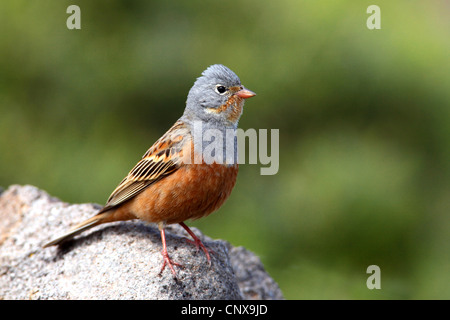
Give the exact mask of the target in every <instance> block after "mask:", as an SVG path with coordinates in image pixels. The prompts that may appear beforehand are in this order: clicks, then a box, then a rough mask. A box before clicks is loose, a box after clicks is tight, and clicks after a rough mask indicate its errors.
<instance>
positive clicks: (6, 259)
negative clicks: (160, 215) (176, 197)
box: [0, 185, 283, 299]
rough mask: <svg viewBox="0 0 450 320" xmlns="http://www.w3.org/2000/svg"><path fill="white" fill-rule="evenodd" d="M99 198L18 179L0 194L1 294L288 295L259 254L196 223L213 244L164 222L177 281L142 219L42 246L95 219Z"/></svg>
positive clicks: (110, 296)
mask: <svg viewBox="0 0 450 320" xmlns="http://www.w3.org/2000/svg"><path fill="white" fill-rule="evenodd" d="M99 208H100V207H99V206H98V205H95V204H68V203H64V202H61V201H60V200H59V199H56V198H54V197H51V196H49V195H48V194H47V193H46V192H44V191H42V190H39V189H38V188H36V187H33V186H19V185H13V186H10V187H9V188H8V189H6V190H4V191H3V193H1V194H0V299H283V295H282V293H281V291H280V289H279V287H278V285H277V284H276V283H275V281H274V280H273V279H272V278H270V276H269V275H268V274H267V272H266V271H265V270H264V267H263V265H262V263H261V261H260V260H259V258H258V257H257V256H256V255H254V254H253V253H251V252H250V251H248V250H246V249H245V248H242V247H239V248H236V247H232V246H231V245H230V244H229V243H228V242H226V241H223V240H212V239H211V238H209V237H207V236H205V235H203V234H201V232H200V231H199V230H198V229H196V228H192V230H193V231H194V233H196V234H197V235H198V236H199V238H200V239H201V240H202V241H203V242H204V244H205V245H206V246H207V247H208V248H210V249H212V250H213V251H214V252H215V254H213V255H212V266H211V267H210V266H209V264H208V263H207V260H206V257H205V255H204V253H203V252H202V251H201V250H200V251H197V250H196V248H195V246H193V245H192V244H189V243H187V241H186V240H185V237H186V236H187V234H186V232H185V231H184V230H183V228H182V227H180V226H178V225H171V226H168V227H167V232H166V238H167V244H168V250H169V254H170V255H171V258H172V259H173V260H174V261H175V262H178V263H180V264H182V265H183V266H184V268H182V269H180V268H177V267H175V268H176V271H177V278H178V279H177V280H175V279H174V278H173V277H172V274H171V272H170V270H169V269H168V268H166V270H164V271H163V272H162V273H161V274H159V273H160V269H161V266H162V257H161V254H160V251H161V240H160V235H159V231H158V229H157V228H156V226H153V225H150V224H145V223H144V222H141V221H139V220H133V221H126V222H114V223H110V224H105V225H102V226H98V227H96V228H93V229H92V230H89V231H86V232H85V233H83V234H82V235H80V236H78V237H77V238H76V239H74V240H73V241H71V242H68V243H67V244H65V245H63V246H60V247H50V248H46V249H43V248H42V245H43V244H44V243H46V242H47V241H49V240H51V239H52V238H54V237H55V236H56V235H59V234H62V233H63V232H64V231H66V230H67V229H68V228H69V227H71V226H73V225H74V224H75V223H78V222H81V221H82V220H84V219H86V218H89V217H91V216H92V215H94V214H95V213H96V211H98V209H99Z"/></svg>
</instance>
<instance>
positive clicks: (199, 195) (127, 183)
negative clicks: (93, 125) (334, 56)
mask: <svg viewBox="0 0 450 320" xmlns="http://www.w3.org/2000/svg"><path fill="white" fill-rule="evenodd" d="M254 95H255V93H254V92H252V91H250V90H248V89H246V88H245V87H244V86H242V84H241V81H240V80H239V77H238V76H237V75H236V74H235V73H234V72H233V71H231V70H230V69H228V68H227V67H225V66H224V65H220V64H215V65H212V66H210V67H208V68H207V69H206V70H205V71H203V73H202V76H201V77H199V78H198V79H197V80H196V81H195V83H194V85H193V87H192V88H191V90H190V91H189V94H188V97H187V100H186V108H185V110H184V113H183V115H182V116H181V118H180V119H178V121H177V122H175V124H174V125H173V126H172V127H171V128H170V129H169V130H168V131H167V132H166V133H165V134H164V135H163V136H162V137H161V138H160V139H159V140H157V141H156V142H155V143H154V144H153V145H152V146H151V147H150V149H148V151H147V152H146V153H145V154H144V155H143V157H142V159H141V160H140V161H139V162H138V163H137V164H136V166H135V167H134V168H133V169H132V170H131V171H130V172H129V173H128V175H127V176H126V177H125V178H124V179H123V180H122V182H121V183H120V184H119V185H118V186H117V188H116V189H115V190H114V191H113V192H112V194H111V196H110V197H109V199H108V201H107V203H106V205H105V206H104V207H103V208H102V209H101V210H100V211H99V212H98V213H97V215H95V216H93V217H92V218H90V219H88V220H86V221H84V222H82V223H80V224H78V225H77V226H75V227H74V228H73V229H71V230H69V231H68V232H67V233H66V234H64V235H62V236H60V237H58V238H56V239H55V240H52V241H50V242H49V243H47V244H45V246H44V247H48V246H52V245H58V244H60V243H62V242H64V241H67V240H69V239H71V238H73V237H74V236H76V235H77V234H79V233H81V232H83V231H85V230H87V229H89V228H92V227H94V226H97V225H99V224H103V223H107V222H113V221H121V220H130V219H136V218H138V219H142V220H144V221H147V222H152V223H157V224H158V228H159V230H160V232H161V241H162V247H163V249H162V256H163V261H164V262H163V266H162V268H161V271H160V273H161V272H162V271H163V270H164V268H165V267H166V266H168V267H169V268H170V270H171V271H172V273H173V275H174V276H175V277H176V272H175V269H174V265H176V266H181V265H180V264H178V263H175V262H173V261H172V259H170V257H169V254H168V252H167V246H166V237H165V231H164V228H165V227H166V225H168V224H174V223H179V224H180V225H181V226H182V227H183V228H184V229H185V230H186V231H187V233H189V235H190V236H191V237H192V238H193V239H194V241H190V242H192V243H194V244H195V245H196V247H197V249H198V248H199V247H200V248H201V249H202V250H203V251H204V252H205V255H206V257H207V259H208V262H209V263H211V258H210V255H209V253H208V249H207V248H206V247H205V246H204V245H203V243H202V242H201V240H200V239H199V238H198V237H197V236H196V235H195V234H194V233H193V232H192V231H191V230H190V229H189V227H188V226H187V225H186V224H185V223H184V221H186V220H188V219H198V218H201V217H204V216H207V215H209V214H210V213H212V212H214V211H215V210H217V209H218V208H219V207H220V206H222V204H223V203H224V202H225V200H226V199H227V198H228V197H229V195H230V193H231V190H232V189H233V187H234V185H235V182H236V177H237V173H238V162H237V144H236V129H237V125H238V121H239V118H240V116H241V114H242V111H243V106H244V100H245V99H247V98H250V97H253V96H254ZM212 136H213V137H214V138H211V137H212ZM230 136H231V139H230ZM205 137H207V138H205ZM207 141H211V142H210V144H208V143H205V142H207ZM213 142H215V146H216V148H211V143H213ZM221 143H223V145H221Z"/></svg>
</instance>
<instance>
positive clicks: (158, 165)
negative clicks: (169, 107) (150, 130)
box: [101, 121, 189, 211]
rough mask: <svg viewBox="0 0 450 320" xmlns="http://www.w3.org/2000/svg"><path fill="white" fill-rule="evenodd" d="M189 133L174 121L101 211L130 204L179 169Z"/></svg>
mask: <svg viewBox="0 0 450 320" xmlns="http://www.w3.org/2000/svg"><path fill="white" fill-rule="evenodd" d="M188 133H189V130H188V128H187V127H186V126H185V125H184V123H183V122H181V121H177V122H176V123H175V124H174V125H173V126H172V128H170V129H169V131H167V132H166V133H165V134H164V135H163V136H162V137H161V138H160V139H159V140H158V141H156V142H155V143H154V144H153V146H151V147H150V149H148V151H147V152H146V153H145V154H144V156H143V157H142V159H141V160H140V161H139V162H138V163H137V164H136V165H135V166H134V168H133V169H132V170H131V171H130V172H129V173H128V175H127V176H126V177H125V179H123V180H122V182H121V183H120V184H119V185H118V186H117V188H116V189H115V190H114V191H113V193H112V194H111V196H110V197H109V199H108V201H107V203H106V205H105V207H104V208H103V209H102V210H101V211H107V210H109V209H110V208H112V207H115V206H117V205H120V204H121V203H123V202H125V201H127V200H130V199H131V198H133V197H134V196H136V195H137V194H138V193H140V192H142V191H143V190H144V189H145V188H146V187H148V186H149V185H151V184H152V183H154V182H155V181H158V180H160V179H163V178H164V177H166V176H168V175H170V174H171V173H173V172H175V171H176V170H177V169H178V168H179V167H180V165H181V158H182V149H183V145H184V144H185V143H186V142H187V139H186V137H187V136H188Z"/></svg>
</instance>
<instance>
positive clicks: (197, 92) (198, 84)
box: [182, 64, 255, 128]
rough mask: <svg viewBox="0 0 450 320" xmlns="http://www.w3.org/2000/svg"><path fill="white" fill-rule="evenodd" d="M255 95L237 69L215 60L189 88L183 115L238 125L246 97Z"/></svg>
mask: <svg viewBox="0 0 450 320" xmlns="http://www.w3.org/2000/svg"><path fill="white" fill-rule="evenodd" d="M254 95H255V93H253V92H251V91H250V90H247V89H245V88H244V87H243V86H242V84H241V80H240V79H239V77H238V76H237V75H236V74H235V73H234V72H233V71H231V70H230V69H229V68H227V67H226V66H224V65H221V64H214V65H212V66H210V67H208V68H207V69H206V70H205V71H203V72H202V76H201V77H199V78H198V79H197V80H196V81H195V83H194V85H193V86H192V88H191V90H190V91H189V94H188V97H187V100H186V109H185V112H184V114H183V117H182V119H184V120H187V121H188V122H191V121H202V122H203V123H206V124H209V126H210V127H221V128H225V127H234V128H236V127H237V123H238V121H239V118H240V116H241V114H242V107H243V104H244V99H246V98H250V97H252V96H254Z"/></svg>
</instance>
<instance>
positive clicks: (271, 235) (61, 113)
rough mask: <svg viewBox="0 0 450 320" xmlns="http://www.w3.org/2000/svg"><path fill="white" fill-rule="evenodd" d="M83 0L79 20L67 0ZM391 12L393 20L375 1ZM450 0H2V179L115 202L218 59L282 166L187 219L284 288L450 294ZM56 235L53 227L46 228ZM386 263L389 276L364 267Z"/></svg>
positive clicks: (359, 295)
mask: <svg viewBox="0 0 450 320" xmlns="http://www.w3.org/2000/svg"><path fill="white" fill-rule="evenodd" d="M71 4H76V5H78V6H80V8H81V27H82V29H81V30H68V29H67V27H66V19H67V18H68V17H69V14H67V13H66V9H67V7H68V6H69V5H71ZM371 4H377V5H378V6H380V8H381V30H368V28H367V27H366V20H367V18H368V17H369V14H367V13H366V9H367V7H368V6H369V5H371ZM449 13H450V5H449V3H448V2H446V1H430V0H427V1H387V0H386V1H379V0H377V1H332V0H320V1H311V0H303V1H301V0H297V1H294V0H291V1H289V0H280V1H264V2H263V1H256V0H252V1H247V0H241V1H226V2H224V1H212V0H202V1H200V0H194V1H165V2H164V1H144V0H142V1H137V0H121V1H119V0H115V1H113V0H101V1H99V0H98V1H79V0H77V1H57V0H53V1H49V0H40V1H25V0H3V1H1V3H0V30H1V31H0V150H1V155H0V185H1V186H3V187H4V188H7V187H8V186H9V185H11V184H32V185H35V186H37V187H39V188H42V189H45V190H46V191H47V192H49V193H50V194H51V195H53V196H57V197H59V198H61V199H62V200H64V201H67V202H72V203H83V202H95V203H99V204H104V203H105V201H106V199H107V198H108V196H109V194H110V192H111V191H112V190H113V189H114V188H115V187H116V185H117V184H118V183H119V182H120V180H121V179H122V178H123V176H125V175H126V174H127V173H128V171H129V170H130V169H131V168H132V166H133V165H134V164H135V163H136V162H137V161H138V160H139V159H140V157H141V156H142V154H143V153H144V152H145V151H146V150H147V148H148V147H150V145H151V144H152V143H153V142H154V141H155V140H156V139H157V138H159V137H160V136H161V134H163V133H164V132H165V131H166V129H168V128H169V126H171V125H172V124H173V123H174V122H175V120H176V119H177V118H178V117H179V116H180V115H181V114H182V112H183V109H184V103H185V99H186V95H187V92H188V90H189V89H190V87H191V86H192V84H193V82H194V80H195V78H196V77H198V76H199V75H200V73H201V72H202V71H203V70H204V69H205V68H206V67H207V66H209V65H211V64H214V63H223V64H225V65H227V66H228V67H230V68H231V69H232V70H234V71H235V72H236V73H237V74H238V75H239V76H240V78H241V80H242V83H243V84H244V85H245V86H247V87H248V88H249V89H251V90H253V91H255V92H257V94H258V95H257V96H256V97H255V98H252V99H251V100H248V101H247V103H246V106H245V112H244V115H243V117H242V118H241V121H240V127H241V128H243V129H248V128H255V129H261V128H263V129H279V130H280V168H279V172H278V173H277V174H276V175H273V176H262V175H260V167H261V165H250V164H248V165H242V166H241V169H240V174H239V177H238V182H237V185H236V187H235V189H234V191H233V194H232V196H231V197H230V199H229V200H228V202H227V203H226V204H225V205H224V206H223V207H222V208H221V209H220V210H219V212H217V213H215V214H213V215H211V216H209V217H208V218H206V219H203V220H200V221H195V222H193V223H190V225H194V226H196V227H199V228H200V229H201V230H202V231H203V232H205V233H206V234H208V235H210V236H211V237H213V238H223V239H226V240H228V241H230V242H231V243H232V244H233V245H235V246H240V245H242V246H245V247H246V248H248V249H250V250H252V251H254V252H255V253H256V254H258V255H259V256H260V257H261V260H262V261H263V263H264V265H265V267H266V268H267V270H268V272H269V273H270V275H271V276H272V277H273V278H274V279H275V280H276V281H277V282H278V284H279V285H280V287H281V289H282V291H283V293H284V295H285V297H286V298H287V299H435V298H437V299H449V298H450V288H449V284H450V278H449V269H450V256H449V253H450V241H449V231H450V223H449V211H450V165H449V164H450V148H449V143H450V19H449ZM49 232H51V230H49ZM372 264H375V265H378V266H379V267H380V268H381V290H369V289H368V288H367V287H366V280H367V277H368V276H369V275H368V274H366V269H367V267H368V266H369V265H372Z"/></svg>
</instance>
